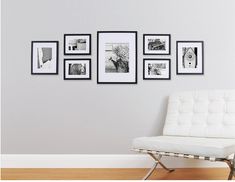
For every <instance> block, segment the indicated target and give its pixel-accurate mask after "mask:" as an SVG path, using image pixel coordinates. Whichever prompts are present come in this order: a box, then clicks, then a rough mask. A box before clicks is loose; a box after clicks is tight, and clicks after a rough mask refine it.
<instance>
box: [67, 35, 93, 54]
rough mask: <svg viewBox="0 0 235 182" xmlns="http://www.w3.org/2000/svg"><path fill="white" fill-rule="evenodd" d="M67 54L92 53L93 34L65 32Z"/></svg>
mask: <svg viewBox="0 0 235 182" xmlns="http://www.w3.org/2000/svg"><path fill="white" fill-rule="evenodd" d="M64 54H65V55H90V54H91V34H65V35H64Z"/></svg>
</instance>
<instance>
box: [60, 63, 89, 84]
mask: <svg viewBox="0 0 235 182" xmlns="http://www.w3.org/2000/svg"><path fill="white" fill-rule="evenodd" d="M82 61H83V62H84V61H86V62H88V64H89V69H88V70H89V74H88V77H86V78H81V77H80V78H79V77H77V78H76V77H73V78H72V77H70V78H68V77H66V68H67V67H66V62H78V63H79V62H82ZM64 80H91V59H89V58H79V59H78V58H74V59H69V58H66V59H64Z"/></svg>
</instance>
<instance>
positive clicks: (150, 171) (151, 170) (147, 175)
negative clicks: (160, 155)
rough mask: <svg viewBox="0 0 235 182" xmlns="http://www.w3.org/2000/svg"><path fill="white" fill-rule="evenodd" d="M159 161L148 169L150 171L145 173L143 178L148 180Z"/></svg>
mask: <svg viewBox="0 0 235 182" xmlns="http://www.w3.org/2000/svg"><path fill="white" fill-rule="evenodd" d="M157 165H158V163H157V162H154V165H153V167H152V168H151V169H150V170H149V171H148V173H147V174H146V175H145V177H144V178H143V180H146V179H148V178H149V176H150V175H151V174H152V173H153V171H154V170H155V169H156V167H157Z"/></svg>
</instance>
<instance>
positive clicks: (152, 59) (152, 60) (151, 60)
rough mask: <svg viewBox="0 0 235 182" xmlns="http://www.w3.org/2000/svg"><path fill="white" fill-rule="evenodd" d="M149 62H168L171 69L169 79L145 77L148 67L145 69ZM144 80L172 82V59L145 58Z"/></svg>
mask: <svg viewBox="0 0 235 182" xmlns="http://www.w3.org/2000/svg"><path fill="white" fill-rule="evenodd" d="M147 61H150V62H168V65H169V69H168V77H167V78H157V77H152V78H151V77H149V78H147V77H146V76H145V75H146V74H145V73H146V69H147V68H146V67H145V63H146V62H147ZM143 80H171V59H165V58H157V59H156V58H145V59H143Z"/></svg>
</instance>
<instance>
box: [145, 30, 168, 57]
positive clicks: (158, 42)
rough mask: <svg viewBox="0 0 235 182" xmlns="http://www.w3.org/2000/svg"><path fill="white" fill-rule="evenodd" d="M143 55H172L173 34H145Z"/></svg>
mask: <svg viewBox="0 0 235 182" xmlns="http://www.w3.org/2000/svg"><path fill="white" fill-rule="evenodd" d="M143 55H171V34H143Z"/></svg>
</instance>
